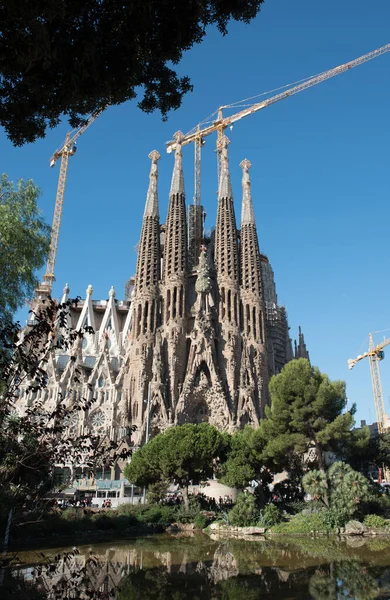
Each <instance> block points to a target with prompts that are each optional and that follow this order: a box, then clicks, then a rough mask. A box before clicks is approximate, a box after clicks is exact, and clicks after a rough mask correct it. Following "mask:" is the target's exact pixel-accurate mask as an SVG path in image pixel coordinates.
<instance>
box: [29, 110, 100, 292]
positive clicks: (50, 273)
mask: <svg viewBox="0 0 390 600" xmlns="http://www.w3.org/2000/svg"><path fill="white" fill-rule="evenodd" d="M102 112H103V110H100V111H97V112H96V113H94V114H93V115H91V116H90V117H89V119H88V120H87V121H86V122H85V123H84V124H83V125H82V126H81V127H79V129H77V130H76V131H73V132H70V133H67V134H66V137H65V141H64V143H63V145H62V146H61V148H59V149H58V150H56V151H55V152H54V154H53V156H52V157H51V159H50V166H51V167H54V166H55V164H56V162H57V160H58V159H60V158H61V166H60V174H59V177H58V186H57V195H56V202H55V206H54V216H53V223H52V227H51V239H50V250H49V256H48V259H47V263H46V272H45V274H44V276H43V283H42V284H41V285H40V286H39V288H38V290H37V291H38V292H41V293H42V292H44V293H47V294H50V293H51V290H52V287H53V281H55V276H54V269H55V264H56V258H57V247H58V238H59V235H60V226H61V215H62V206H63V203H64V195H65V185H66V176H67V172H68V163H69V157H70V156H73V154H75V152H76V142H77V140H78V138H79V137H80V136H81V135H82V134H83V133H84V131H85V130H86V129H88V127H89V126H90V125H92V123H93V122H94V121H95V120H96V119H97V118H98V116H99V115H100V114H101V113H102Z"/></svg>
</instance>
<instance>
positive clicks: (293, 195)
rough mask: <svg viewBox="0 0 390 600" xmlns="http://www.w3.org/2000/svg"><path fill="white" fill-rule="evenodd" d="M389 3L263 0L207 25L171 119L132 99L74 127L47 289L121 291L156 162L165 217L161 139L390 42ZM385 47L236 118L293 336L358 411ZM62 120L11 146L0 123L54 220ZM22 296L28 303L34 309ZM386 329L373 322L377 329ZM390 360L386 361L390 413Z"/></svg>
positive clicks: (363, 412) (372, 318)
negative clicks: (245, 14)
mask: <svg viewBox="0 0 390 600" xmlns="http://www.w3.org/2000/svg"><path fill="white" fill-rule="evenodd" d="M389 22H390V3H389V2H388V0H374V1H373V2H372V3H370V4H368V3H367V2H364V1H363V0H343V1H342V2H340V0H328V2H313V1H312V0H295V1H294V2H291V0H267V1H266V3H265V5H264V7H263V9H262V11H261V13H260V14H259V16H258V17H257V19H256V20H255V21H254V22H252V24H251V25H249V26H245V25H242V24H237V23H232V24H231V26H230V28H229V35H228V36H226V37H225V38H222V37H221V36H220V35H219V33H218V32H217V31H215V30H213V29H210V30H209V32H208V35H207V38H206V39H205V41H204V42H203V44H202V45H200V46H197V47H196V48H194V49H193V50H191V51H189V52H188V53H187V54H186V55H185V57H184V59H183V61H182V63H181V64H180V66H179V71H180V73H183V74H188V75H190V76H191V79H192V82H193V84H194V91H193V93H192V94H189V95H187V96H186V97H185V99H184V102H183V105H182V107H181V108H180V109H179V110H178V111H176V112H175V113H172V114H171V115H170V117H169V120H168V122H166V123H163V122H162V121H161V118H160V116H159V115H158V114H157V113H156V114H153V115H144V114H143V113H141V112H140V110H139V109H138V108H137V106H136V102H132V103H128V104H125V105H122V106H120V107H113V108H110V109H109V110H107V112H106V113H105V114H103V115H102V116H101V117H100V118H99V119H98V120H97V121H96V122H95V123H94V124H93V125H92V127H91V128H90V129H89V130H88V131H87V132H86V133H85V134H84V135H83V136H82V137H81V138H80V141H79V143H78V151H77V153H76V155H75V156H74V157H73V158H71V159H70V165H69V172H68V181H67V188H66V194H65V203H64V212H63V219H62V225H61V234H60V243H59V249H58V257H57V266H56V277H57V281H56V283H55V285H54V289H53V294H54V296H60V295H61V290H62V288H63V286H64V284H65V283H66V282H69V284H70V287H71V294H72V295H81V296H84V295H85V289H86V287H87V285H88V284H90V283H91V284H92V286H93V288H94V298H95V299H96V298H106V297H107V295H108V290H109V288H110V286H111V285H114V287H115V288H116V290H117V297H119V298H122V297H123V289H124V283H125V281H126V279H128V277H129V276H130V275H132V274H133V273H134V271H135V264H136V253H135V251H134V246H135V245H136V244H137V242H138V238H139V233H140V227H141V221H142V213H143V209H144V202H145V195H146V190H147V185H148V173H149V167H150V161H149V160H148V158H147V155H148V153H149V152H150V151H151V150H153V149H154V148H156V149H157V150H159V152H160V153H161V155H162V158H161V160H160V162H159V168H160V169H159V171H160V173H159V196H160V213H161V220H162V221H164V220H165V217H166V210H167V200H168V192H169V185H170V178H171V172H172V164H173V158H172V156H169V155H167V154H165V151H164V144H165V142H166V141H167V140H169V139H171V137H172V134H173V133H174V132H175V131H177V130H178V129H180V130H181V131H183V132H184V133H186V132H187V131H189V130H190V129H192V127H193V126H195V125H196V124H197V123H198V122H200V121H202V120H203V119H204V118H205V117H207V115H209V114H210V113H212V112H213V111H214V110H216V109H217V108H218V106H220V105H222V104H229V103H232V102H235V101H238V100H241V99H243V98H247V97H249V96H253V95H255V94H260V93H262V92H265V91H267V90H272V89H274V88H277V87H279V86H281V85H284V84H287V83H290V82H294V81H297V80H299V79H301V78H303V77H306V76H309V75H313V74H316V73H319V72H321V71H323V70H325V69H329V68H332V67H334V66H337V65H338V64H341V63H344V62H347V61H349V60H351V59H353V58H357V57H358V56H361V55H362V54H365V53H367V52H369V51H371V50H374V49H375V48H378V47H380V46H383V45H385V44H387V43H389V42H390V36H389V29H388V24H389ZM389 67H390V53H388V54H385V55H384V56H381V57H379V58H376V59H375V60H373V61H370V62H369V63H367V64H365V65H362V66H359V67H357V68H356V69H353V70H351V71H349V72H348V73H345V74H343V75H340V76H338V77H336V78H335V79H332V80H330V81H328V82H325V83H322V84H320V85H318V86H315V87H314V88H312V89H309V90H306V91H304V92H302V93H301V94H298V95H297V96H294V97H291V98H288V99H287V100H284V101H282V102H279V103H278V104H276V105H274V106H272V107H270V108H267V109H266V110H264V111H262V112H260V113H258V114H257V115H253V116H250V117H248V118H247V119H244V120H242V121H240V122H239V123H237V124H236V125H235V126H234V128H233V130H232V131H228V132H227V133H228V136H229V138H230V140H231V144H230V146H229V156H230V166H231V177H232V184H233V192H234V196H235V204H236V214H237V217H238V218H239V216H240V211H241V207H240V204H241V169H240V167H239V163H240V161H241V160H242V159H243V158H248V159H249V160H250V161H251V162H252V169H251V179H252V193H253V200H254V206H255V213H256V219H257V226H258V234H259V241H260V246H261V250H262V251H263V252H265V253H266V254H267V255H268V256H269V258H270V261H271V263H272V266H273V269H274V271H275V278H276V284H277V292H278V296H279V300H280V302H281V303H283V304H285V306H286V307H287V309H288V314H289V321H290V325H291V334H292V337H295V335H296V332H297V328H298V325H301V326H302V328H303V331H304V334H305V337H306V341H307V344H308V348H309V351H310V354H311V357H312V362H313V363H314V364H317V365H318V366H319V367H320V368H321V370H322V371H325V372H327V373H328V374H329V376H330V377H331V378H332V379H344V380H346V381H347V386H348V387H347V391H348V397H349V399H350V401H351V402H356V403H357V405H358V414H357V418H358V419H360V418H362V419H367V420H369V421H373V420H374V417H375V411H374V404H373V399H372V391H371V383H370V376H369V365H368V363H367V361H364V362H362V363H360V364H359V365H358V366H356V367H355V369H354V370H353V371H351V372H349V371H348V368H347V359H348V358H350V357H353V356H355V355H357V354H359V353H361V352H362V351H364V350H365V349H366V347H367V346H368V333H369V332H370V331H377V330H384V329H386V328H388V327H390V319H389V306H390V302H389V300H390V298H389V296H390V282H389V276H388V264H389V247H388V232H389V217H390V209H389V195H390V180H389V161H390V153H389V144H388V139H389V134H390V127H389V103H388V96H389V92H390V81H389V76H388V74H389ZM67 131H68V127H67V124H66V123H63V124H62V125H61V126H59V127H57V128H56V129H55V130H52V131H50V132H49V133H48V135H47V137H46V138H45V139H44V140H40V141H38V142H36V143H35V144H33V145H29V146H25V147H23V148H13V147H12V145H11V143H10V142H9V141H8V140H7V139H6V138H5V135H4V133H2V135H1V137H0V156H1V170H2V171H3V172H6V173H8V175H9V176H10V177H11V179H13V180H16V179H18V178H19V177H23V178H32V179H34V181H35V182H36V183H37V184H38V185H39V186H40V187H41V189H42V196H41V199H40V205H41V207H42V210H43V212H44V214H45V216H46V218H47V220H48V221H50V222H51V219H52V214H53V208H54V201H55V194H56V187H57V179H58V173H59V165H57V167H56V168H54V169H50V168H49V158H50V157H51V155H52V154H53V152H54V150H55V149H56V148H58V147H59V146H60V145H61V144H62V142H63V140H64V138H65V134H66V132H67ZM214 148H215V138H214V137H209V138H208V139H207V144H206V146H205V148H204V152H203V157H202V202H203V204H204V205H205V207H206V210H207V221H206V229H207V228H210V227H212V226H213V225H214V224H215V214H216V190H217V178H216V175H217V169H216V161H215V152H214ZM184 163H185V181H186V192H187V201H188V202H191V201H192V193H193V169H192V164H193V154H192V147H191V146H187V147H186V148H185V150H184ZM26 313H27V309H26V310H25V311H21V313H19V318H20V319H21V320H24V319H25V318H26ZM383 335H390V331H388V332H385V333H384V334H377V336H376V339H377V340H378V341H379V340H380V339H382V336H383ZM389 360H390V359H389V358H388V359H387V360H385V361H384V362H383V363H382V364H381V374H382V384H383V393H384V398H385V404H386V410H387V411H388V412H389V413H390V403H389V399H390V374H389V366H388V365H389Z"/></svg>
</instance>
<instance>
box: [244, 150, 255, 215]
mask: <svg viewBox="0 0 390 600" xmlns="http://www.w3.org/2000/svg"><path fill="white" fill-rule="evenodd" d="M251 166H252V165H251V163H250V162H249V160H248V159H247V158H244V160H242V161H241V162H240V167H241V168H242V210H241V226H242V225H247V224H249V223H250V224H252V225H254V224H255V222H256V221H255V215H254V212H253V204H252V194H251V182H250V179H249V169H250V168H251Z"/></svg>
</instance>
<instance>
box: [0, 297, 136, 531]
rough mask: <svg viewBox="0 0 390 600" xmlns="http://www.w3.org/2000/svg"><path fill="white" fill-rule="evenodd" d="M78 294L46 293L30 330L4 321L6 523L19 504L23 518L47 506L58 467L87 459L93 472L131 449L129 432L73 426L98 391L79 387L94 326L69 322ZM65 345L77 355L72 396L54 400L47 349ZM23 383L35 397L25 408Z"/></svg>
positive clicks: (1, 505) (0, 474)
mask: <svg viewBox="0 0 390 600" xmlns="http://www.w3.org/2000/svg"><path fill="white" fill-rule="evenodd" d="M77 302H78V299H76V300H69V301H67V302H66V303H63V304H57V303H56V302H55V301H54V300H51V299H48V300H45V301H42V304H41V306H40V307H37V309H36V310H35V312H34V313H33V317H34V319H33V325H32V326H29V327H27V328H26V329H25V330H24V331H21V329H20V326H19V325H18V324H16V325H15V324H13V323H12V322H11V321H10V320H9V319H3V321H1V324H0V383H2V388H3V389H2V390H1V394H0V525H2V523H1V521H3V522H4V520H5V519H6V518H7V516H8V515H9V514H12V512H13V514H14V518H15V520H19V518H20V517H21V512H20V510H21V509H22V507H23V510H22V512H23V514H28V513H29V514H30V516H31V515H34V518H38V517H40V516H42V515H43V514H44V513H45V509H46V508H47V502H46V501H45V498H46V497H47V493H48V491H50V490H52V489H53V488H54V487H55V481H54V477H53V474H54V471H55V468H56V467H61V466H62V467H68V468H77V467H80V466H82V467H84V468H85V469H88V471H89V472H93V471H94V469H95V467H96V465H99V466H100V465H102V464H104V465H114V464H115V463H116V462H117V461H120V460H124V459H127V457H128V456H130V454H131V449H130V445H131V444H130V440H129V439H122V440H116V441H114V440H111V439H108V438H106V437H104V436H100V435H92V434H90V433H87V432H85V433H83V434H79V433H78V432H77V431H72V429H71V427H69V423H71V419H72V416H74V415H75V414H77V413H78V412H79V411H88V410H89V409H90V408H91V406H92V405H93V403H94V402H95V399H94V398H91V399H88V398H84V397H82V398H80V397H78V395H76V397H73V394H72V391H73V390H74V391H76V390H77V389H78V386H79V383H80V381H81V377H82V375H81V370H82V365H80V364H79V362H78V347H79V344H80V342H81V340H82V338H83V337H84V334H85V333H93V330H92V328H91V327H83V328H82V329H80V330H74V329H72V328H71V327H68V326H67V322H68V316H69V310H70V307H71V305H72V304H75V303H76V304H77ZM59 330H60V332H59ZM58 345H60V346H61V348H62V350H63V351H64V352H66V351H69V359H70V361H72V362H74V363H75V369H74V375H73V376H72V379H71V382H70V386H69V394H68V395H67V397H63V396H62V394H61V393H59V394H58V397H57V398H56V399H55V402H54V403H53V405H50V406H49V405H47V406H46V405H45V401H44V400H43V399H42V398H39V392H41V391H44V390H45V388H46V387H47V383H48V374H47V370H46V369H47V356H48V355H49V353H50V352H51V351H52V350H53V349H54V348H57V347H58ZM23 386H26V393H29V392H31V397H30V399H29V404H28V408H27V409H26V410H25V412H24V414H22V415H21V414H19V411H18V398H19V394H20V389H21V388H22V387H23ZM90 389H92V386H90ZM34 397H35V398H34ZM131 431H132V428H130V429H129V431H128V432H127V433H128V434H130V433H131Z"/></svg>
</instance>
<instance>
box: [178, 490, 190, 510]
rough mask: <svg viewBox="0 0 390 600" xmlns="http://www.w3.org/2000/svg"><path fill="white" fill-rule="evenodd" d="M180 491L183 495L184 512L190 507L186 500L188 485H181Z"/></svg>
mask: <svg viewBox="0 0 390 600" xmlns="http://www.w3.org/2000/svg"><path fill="white" fill-rule="evenodd" d="M180 491H181V495H182V496H183V502H184V509H185V511H186V512H188V511H189V509H190V502H189V500H188V485H183V487H182V488H180Z"/></svg>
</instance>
